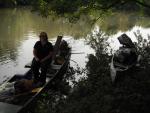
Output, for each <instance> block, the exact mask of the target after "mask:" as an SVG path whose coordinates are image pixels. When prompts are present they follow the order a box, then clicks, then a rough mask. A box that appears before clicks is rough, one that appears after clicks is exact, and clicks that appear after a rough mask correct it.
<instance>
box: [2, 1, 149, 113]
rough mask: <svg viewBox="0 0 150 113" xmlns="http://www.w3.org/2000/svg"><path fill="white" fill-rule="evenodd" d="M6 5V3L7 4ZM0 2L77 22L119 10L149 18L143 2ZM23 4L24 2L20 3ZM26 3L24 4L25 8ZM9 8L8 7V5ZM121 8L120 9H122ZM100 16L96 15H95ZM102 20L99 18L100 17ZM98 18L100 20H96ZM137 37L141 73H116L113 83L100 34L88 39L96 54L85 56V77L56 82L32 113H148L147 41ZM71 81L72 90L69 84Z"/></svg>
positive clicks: (139, 70) (138, 70)
mask: <svg viewBox="0 0 150 113" xmlns="http://www.w3.org/2000/svg"><path fill="white" fill-rule="evenodd" d="M8 1H9V0H8ZM12 1H13V0H12ZM12 1H11V2H4V3H6V5H4V4H3V2H0V5H1V6H5V7H6V6H20V5H21V6H24V5H31V6H33V7H34V9H35V11H37V12H40V13H41V14H42V15H44V16H47V15H50V14H52V13H56V14H57V15H65V16H70V15H73V16H75V17H76V18H78V17H79V16H80V14H82V13H84V14H87V13H90V12H91V10H92V11H93V10H98V11H100V13H101V12H102V13H104V14H105V13H106V12H108V11H110V10H111V11H115V10H122V11H127V10H128V11H131V10H133V11H135V10H139V12H141V13H144V14H146V15H149V13H148V11H149V10H150V8H149V7H150V3H149V2H145V0H113V1H112V0H107V1H106V0H95V2H93V0H91V1H92V2H91V1H90V0H82V1H81V0H51V1H50V0H49V1H48V0H47V1H46V0H37V1H36V0H33V2H32V3H31V2H30V1H29V0H26V2H23V3H22V2H19V0H14V1H13V2H12ZM20 1H24V0H20ZM24 3H25V4H24ZM10 4H11V5H10ZM122 6H123V7H122ZM98 16H99V15H98ZM100 16H101V15H100ZM98 18H99V17H98ZM135 36H137V40H138V43H137V49H138V52H139V54H141V55H142V58H143V59H142V62H141V64H140V65H141V69H136V68H134V69H131V70H128V71H127V72H125V73H119V75H120V76H118V77H117V80H116V83H115V84H112V82H111V78H110V68H109V63H110V58H111V55H110V54H108V53H107V52H106V51H107V50H106V49H107V47H108V46H109V45H108V44H107V43H106V39H107V38H109V36H107V35H106V34H105V33H103V32H102V31H98V32H97V33H96V34H95V35H94V34H91V35H89V37H88V39H87V43H88V44H89V45H90V46H91V48H93V49H94V50H95V54H90V55H88V61H87V64H86V72H85V71H84V72H85V75H86V77H82V78H81V79H80V80H79V81H78V82H77V81H74V75H75V73H78V74H82V73H81V72H82V70H80V69H79V68H77V70H73V67H71V68H70V70H69V71H70V72H69V73H68V74H66V76H65V77H64V79H63V80H62V81H61V82H60V81H58V82H56V83H55V85H54V87H53V89H50V90H49V91H48V92H45V93H43V94H42V95H41V99H40V100H37V103H34V104H33V109H32V110H28V111H30V112H31V113H149V112H150V110H149V104H150V95H149V93H150V76H149V74H150V70H149V68H150V65H149V64H150V63H149V59H150V39H149V38H148V40H145V39H144V38H143V36H142V35H141V34H135ZM69 80H72V81H73V84H74V86H73V87H71V86H70V85H69V83H68V81H69Z"/></svg>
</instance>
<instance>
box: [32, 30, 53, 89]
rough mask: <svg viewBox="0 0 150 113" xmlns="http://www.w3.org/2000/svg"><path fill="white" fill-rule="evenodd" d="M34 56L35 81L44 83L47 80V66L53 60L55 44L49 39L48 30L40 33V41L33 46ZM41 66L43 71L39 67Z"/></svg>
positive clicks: (33, 70)
mask: <svg viewBox="0 0 150 113" xmlns="http://www.w3.org/2000/svg"><path fill="white" fill-rule="evenodd" d="M33 55H34V58H33V60H32V65H31V69H32V72H33V75H34V82H35V83H40V85H41V86H42V85H44V84H45V82H46V73H47V68H48V66H49V65H50V63H51V61H52V55H53V46H52V43H51V42H49V41H48V36H47V33H46V32H41V33H40V35H39V41H37V42H36V43H35V45H34V48H33ZM40 68H41V73H39V69H40Z"/></svg>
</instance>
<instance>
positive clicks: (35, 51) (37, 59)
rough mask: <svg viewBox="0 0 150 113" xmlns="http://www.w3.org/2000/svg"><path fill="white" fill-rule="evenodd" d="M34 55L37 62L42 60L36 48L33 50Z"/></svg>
mask: <svg viewBox="0 0 150 113" xmlns="http://www.w3.org/2000/svg"><path fill="white" fill-rule="evenodd" d="M33 55H34V58H35V60H36V61H39V60H40V59H39V58H38V57H37V50H36V49H35V48H34V49H33Z"/></svg>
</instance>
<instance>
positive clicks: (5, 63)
mask: <svg viewBox="0 0 150 113" xmlns="http://www.w3.org/2000/svg"><path fill="white" fill-rule="evenodd" d="M0 17H1V18H0V22H1V26H0V34H1V36H0V72H1V74H0V83H1V82H2V80H6V78H8V77H10V76H13V75H14V74H16V73H24V72H25V71H26V69H24V68H23V67H24V65H25V64H26V63H28V62H29V61H30V60H31V59H32V57H33V56H32V49H33V45H34V43H35V42H36V41H37V40H38V35H39V33H40V32H41V31H45V32H47V33H48V36H49V40H55V38H56V37H57V36H58V35H64V36H66V35H68V36H72V37H74V38H76V39H78V38H79V37H84V36H85V35H86V34H87V33H88V32H90V29H91V25H90V24H89V22H88V21H89V19H88V16H82V18H81V20H80V21H79V22H78V23H76V24H72V23H68V22H67V20H66V19H64V18H54V17H49V18H42V17H40V16H39V15H37V14H35V13H31V12H30V10H29V9H27V8H19V9H17V8H14V9H1V10H0ZM70 38H71V37H70ZM4 77H5V78H4Z"/></svg>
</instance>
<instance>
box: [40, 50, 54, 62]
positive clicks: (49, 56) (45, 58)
mask: <svg viewBox="0 0 150 113" xmlns="http://www.w3.org/2000/svg"><path fill="white" fill-rule="evenodd" d="M52 55H53V52H52V51H50V52H49V54H48V55H47V56H46V57H44V58H43V59H42V60H41V61H40V62H44V61H46V60H47V59H49V58H51V57H52Z"/></svg>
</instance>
